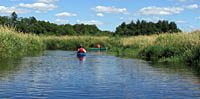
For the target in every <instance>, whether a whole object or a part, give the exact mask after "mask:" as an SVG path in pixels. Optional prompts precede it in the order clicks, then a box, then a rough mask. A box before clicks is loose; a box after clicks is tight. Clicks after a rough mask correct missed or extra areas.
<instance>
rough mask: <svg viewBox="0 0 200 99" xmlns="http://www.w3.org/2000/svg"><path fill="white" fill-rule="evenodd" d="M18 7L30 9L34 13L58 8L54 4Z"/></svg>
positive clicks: (34, 4)
mask: <svg viewBox="0 0 200 99" xmlns="http://www.w3.org/2000/svg"><path fill="white" fill-rule="evenodd" d="M19 6H20V7H25V8H30V9H34V10H36V11H35V12H36V13H41V12H47V11H51V10H54V9H56V8H58V6H56V5H54V4H46V3H33V4H24V3H20V4H19Z"/></svg>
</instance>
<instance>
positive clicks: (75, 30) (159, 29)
mask: <svg viewBox="0 0 200 99" xmlns="http://www.w3.org/2000/svg"><path fill="white" fill-rule="evenodd" d="M0 24H1V25H6V26H11V27H15V28H16V30H18V31H21V32H24V33H34V34H38V35H41V34H42V35H57V36H61V35H110V36H129V35H132V36H135V35H150V34H155V33H166V32H170V33H171V32H180V31H181V30H180V29H178V28H177V26H176V24H175V23H174V22H170V23H169V22H168V21H158V23H153V22H146V21H144V20H142V21H139V20H138V21H137V22H136V23H134V22H133V21H132V22H131V23H130V24H126V23H125V22H123V23H122V24H121V25H120V26H118V27H117V28H116V31H115V32H110V31H101V30H100V29H98V28H97V26H96V25H85V24H75V25H71V24H63V25H57V24H54V23H50V22H46V21H40V20H37V19H36V18H35V17H29V18H22V17H18V15H17V14H16V13H15V12H13V13H12V14H11V16H0Z"/></svg>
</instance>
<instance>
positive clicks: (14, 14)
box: [10, 12, 17, 26]
mask: <svg viewBox="0 0 200 99" xmlns="http://www.w3.org/2000/svg"><path fill="white" fill-rule="evenodd" d="M16 23H17V14H16V13H15V12H13V13H12V14H11V22H10V25H11V26H15V25H16Z"/></svg>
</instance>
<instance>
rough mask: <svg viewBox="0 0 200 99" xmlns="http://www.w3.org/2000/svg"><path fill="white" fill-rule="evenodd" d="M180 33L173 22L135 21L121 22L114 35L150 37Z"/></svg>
mask: <svg viewBox="0 0 200 99" xmlns="http://www.w3.org/2000/svg"><path fill="white" fill-rule="evenodd" d="M175 32H181V30H180V29H178V28H177V26H176V23H175V22H170V23H169V22H168V21H166V20H163V21H161V20H159V21H158V22H157V23H153V22H146V21H144V20H142V21H140V20H137V22H136V23H134V22H133V21H132V22H131V23H129V24H126V23H125V22H123V23H122V24H121V25H120V26H118V27H117V28H116V32H115V34H114V35H120V36H124V35H126V36H136V35H151V34H160V33H175Z"/></svg>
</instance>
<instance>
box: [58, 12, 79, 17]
mask: <svg viewBox="0 0 200 99" xmlns="http://www.w3.org/2000/svg"><path fill="white" fill-rule="evenodd" d="M55 16H56V17H68V16H71V17H74V16H77V15H76V14H73V13H68V12H62V13H58V14H56V15H55Z"/></svg>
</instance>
